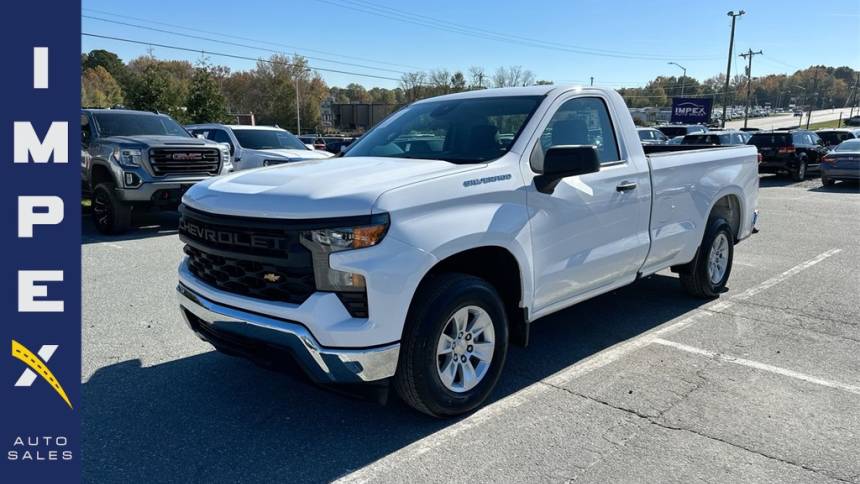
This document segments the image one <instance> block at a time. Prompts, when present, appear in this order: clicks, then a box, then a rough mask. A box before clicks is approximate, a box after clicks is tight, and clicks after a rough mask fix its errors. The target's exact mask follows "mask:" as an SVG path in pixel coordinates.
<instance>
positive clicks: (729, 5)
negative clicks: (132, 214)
mask: <svg viewBox="0 0 860 484" xmlns="http://www.w3.org/2000/svg"><path fill="white" fill-rule="evenodd" d="M83 7H84V10H83V15H84V16H92V17H99V18H101V19H109V20H114V21H120V22H125V23H128V24H136V25H144V26H147V27H150V28H156V29H161V30H168V31H174V32H183V33H185V34H186V35H193V36H198V37H208V38H213V39H219V40H222V41H225V42H232V43H238V44H246V45H248V46H253V48H252V47H240V46H236V45H224V44H220V43H215V42H210V41H206V40H202V39H195V38H188V37H182V36H177V35H174V34H169V33H165V32H156V31H151V30H144V29H140V28H136V27H132V26H129V25H119V24H116V23H109V22H105V21H103V20H96V19H91V18H82V20H81V22H82V30H83V31H84V32H89V33H93V34H100V35H107V36H113V37H122V38H128V39H134V40H140V41H146V42H154V43H161V44H167V45H176V46H182V47H188V48H192V49H195V50H196V49H203V50H207V51H210V52H222V53H229V54H235V55H239V56H248V57H255V58H256V57H260V56H262V57H268V56H269V55H270V54H271V52H269V51H268V50H265V49H271V50H277V51H283V52H286V53H289V54H293V53H298V54H302V55H306V56H310V57H315V58H317V59H311V60H310V64H311V65H312V66H314V67H319V68H327V69H334V70H342V71H351V72H356V73H364V74H370V75H374V76H381V77H390V78H399V77H400V73H399V72H402V71H414V70H419V69H421V70H429V69H434V68H439V67H444V68H447V69H449V70H451V71H454V70H457V69H460V70H463V71H464V72H465V71H466V69H468V68H469V66H472V65H479V66H483V67H484V68H485V69H486V71H487V72H488V73H492V71H494V70H495V68H496V67H498V66H502V65H504V66H509V65H521V66H523V68H526V69H529V70H531V71H532V72H534V73H535V75H536V76H537V78H538V79H548V80H553V81H555V82H557V83H587V82H588V80H589V77H591V76H594V78H595V84H596V85H605V86H608V87H621V86H635V85H641V84H642V83H644V82H645V81H647V80H649V79H652V78H653V77H655V76H657V75H679V74H680V72H681V70H680V69H679V68H677V67H675V66H672V65H667V62H668V61H676V62H678V63H679V64H682V65H684V66H685V67H686V68H687V74H688V75H690V76H693V77H697V78H699V79H704V78H706V77H710V76H712V75H714V74H717V73H719V72H725V68H726V57H727V53H728V38H729V29H730V18H729V17H728V16H727V15H726V12H727V11H728V10H730V9H734V10H740V9H743V10H746V12H747V13H746V15H744V16H743V17H740V18H739V19H738V22H737V31H736V35H735V61H737V60H741V61H742V59H740V58H738V57H737V54H738V53H740V52H741V51H745V50H746V49H747V48H752V49H753V50H759V49H760V50H763V51H764V55H762V56H757V57H756V58H755V60H754V65H753V75H754V76H758V75H763V74H768V73H780V72H793V71H794V70H796V69H799V68H803V67H807V66H809V65H811V64H824V65H831V66H841V65H848V66H850V67H852V68H854V69H860V1H858V0H817V1H811V0H806V1H799V0H781V1H778V0H768V1H763V0H757V1H752V0H738V1H735V2H722V1H689V0H683V1H660V0H651V1H648V2H641V1H633V0H628V1H611V0H575V1H574V0H568V1H551V0H529V1H522V0H519V1H517V0H492V1H489V0H479V1H468V2H467V1H463V0H421V1H414V0H408V1H407V0H402V1H395V0H303V1H301V2H293V1H284V0H281V1H277V0H243V1H235V0H232V1H220V0H207V1H200V0H182V1H176V0H172V1H171V0H146V1H128V0H83ZM131 17H134V18H131ZM166 24H170V25H166ZM179 26H185V27H184V28H183V27H179ZM433 26H435V27H433ZM190 29H197V30H190ZM201 31H206V33H204V32H201ZM208 32H211V33H208ZM462 32H469V33H470V34H471V35H464V34H463V33H462ZM226 36H233V37H226ZM237 37H241V38H243V39H239V38H237ZM248 39H253V40H248ZM262 42H265V43H262ZM99 48H101V49H107V50H111V51H113V52H116V53H118V54H119V55H120V57H122V58H123V59H124V60H128V59H130V58H134V57H137V56H140V55H143V54H146V52H147V47H146V46H143V45H133V44H127V43H122V42H118V41H114V40H107V39H98V38H90V37H84V38H83V39H82V49H83V51H84V52H87V51H89V50H91V49H99ZM153 53H154V55H155V56H156V57H158V58H162V59H187V60H191V61H194V60H196V59H198V58H199V57H200V55H199V54H194V53H189V52H180V51H175V50H170V49H166V48H161V47H154V51H153ZM594 54H597V55H594ZM209 60H210V62H211V63H214V64H223V65H228V66H229V67H230V68H231V69H233V70H246V69H249V68H252V67H253V65H254V62H252V61H246V60H239V59H229V58H223V57H218V56H215V55H212V56H210V57H209ZM332 61H337V62H332ZM735 61H733V68H732V71H733V73H734V72H738V71H737V70H736V67H738V64H735ZM345 63H350V64H360V65H361V67H359V66H357V65H346V64H345ZM320 74H321V75H322V76H323V78H324V79H325V80H326V81H327V82H328V83H329V85H338V86H344V85H346V84H348V83H350V82H359V83H361V84H363V85H365V86H367V87H371V86H382V87H395V86H396V85H397V82H396V81H394V80H389V79H379V78H371V77H360V76H356V75H352V74H340V73H333V72H324V71H320Z"/></svg>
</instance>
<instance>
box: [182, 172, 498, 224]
mask: <svg viewBox="0 0 860 484" xmlns="http://www.w3.org/2000/svg"><path fill="white" fill-rule="evenodd" d="M482 166H485V165H455V164H453V163H448V162H446V161H438V160H413V159H404V158H374V157H354V158H350V157H340V158H326V159H322V160H307V161H299V162H295V163H288V164H284V165H276V166H270V167H267V168H260V169H256V170H249V171H242V172H238V173H235V174H232V175H227V176H222V177H217V178H212V179H209V180H206V181H203V182H200V183H198V184H196V185H194V186H193V187H191V188H190V189H189V190H188V191H187V192H185V196H184V197H183V198H182V202H183V203H185V204H186V205H188V206H190V207H193V208H196V209H198V210H202V211H205V212H213V213H220V214H224V215H239V216H245V217H271V218H323V217H340V216H349V215H368V214H370V213H371V209H372V207H373V204H374V202H375V201H376V199H377V198H378V197H379V196H380V195H381V194H382V193H384V192H386V191H388V190H391V189H393V188H398V187H402V186H404V185H409V184H411V183H415V182H419V181H423V180H427V179H429V178H436V177H439V176H443V175H450V174H454V173H461V172H464V171H469V170H475V169H477V168H480V167H482Z"/></svg>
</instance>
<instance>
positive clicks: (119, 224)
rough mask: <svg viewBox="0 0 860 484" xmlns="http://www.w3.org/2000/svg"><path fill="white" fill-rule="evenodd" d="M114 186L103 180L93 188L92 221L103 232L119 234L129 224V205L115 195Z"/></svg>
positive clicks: (126, 228)
mask: <svg viewBox="0 0 860 484" xmlns="http://www.w3.org/2000/svg"><path fill="white" fill-rule="evenodd" d="M114 187H115V185H114V184H113V183H109V182H105V183H99V184H98V185H97V186H96V187H95V189H93V206H92V210H93V212H92V213H93V222H95V224H96V228H97V229H98V231H99V232H101V233H103V234H121V233H123V232H125V231H126V230H128V228H129V226H130V225H131V207H130V206H128V205H126V204H124V203H122V201H121V200H120V199H119V197H117V196H116V193H115V192H114Z"/></svg>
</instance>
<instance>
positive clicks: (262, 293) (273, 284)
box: [185, 245, 315, 304]
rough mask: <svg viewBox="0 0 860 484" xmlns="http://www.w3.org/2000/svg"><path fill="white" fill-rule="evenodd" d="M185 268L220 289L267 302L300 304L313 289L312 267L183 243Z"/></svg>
mask: <svg viewBox="0 0 860 484" xmlns="http://www.w3.org/2000/svg"><path fill="white" fill-rule="evenodd" d="M185 253H186V254H187V255H188V269H189V270H190V271H191V273H192V274H194V275H195V276H197V277H198V278H200V279H201V280H202V281H204V282H206V283H207V284H209V285H211V286H214V287H217V288H218V289H221V290H223V291H227V292H232V293H235V294H240V295H242V296H249V297H254V298H258V299H266V300H269V301H283V302H287V303H291V304H301V303H303V302H304V301H305V299H307V298H308V296H310V295H311V294H312V293H313V292H314V289H315V285H314V274H313V270H312V269H311V270H310V271H303V270H301V269H297V268H294V267H287V266H282V265H275V264H267V263H262V262H257V261H250V260H243V259H236V258H233V257H223V256H220V255H215V254H210V253H206V252H204V251H202V250H199V249H197V248H195V247H192V246H191V245H186V246H185Z"/></svg>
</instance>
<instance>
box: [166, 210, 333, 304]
mask: <svg viewBox="0 0 860 484" xmlns="http://www.w3.org/2000/svg"><path fill="white" fill-rule="evenodd" d="M180 214H181V219H180V223H179V237H180V239H181V240H182V241H183V242H185V244H186V245H185V253H186V254H187V255H188V269H189V270H190V271H191V273H192V274H194V275H195V276H196V277H198V278H199V279H200V280H202V281H203V282H205V283H207V284H209V285H211V286H213V287H215V288H217V289H221V290H223V291H227V292H231V293H234V294H240V295H243V296H249V297H254V298H258V299H265V300H269V301H282V302H287V303H291V304H301V303H303V302H304V301H305V300H306V299H307V298H308V297H309V296H310V295H311V294H312V293H313V292H314V291H315V290H316V283H315V281H314V270H313V260H312V257H311V252H310V251H309V250H308V249H307V248H306V247H304V246H303V245H301V243H300V242H299V235H300V230H297V229H295V228H292V227H290V226H289V224H282V223H281V222H279V221H277V220H274V221H269V220H266V221H263V220H260V219H253V218H245V217H232V216H223V215H215V214H206V213H203V212H199V211H197V210H193V209H190V208H188V207H185V206H181V207H180Z"/></svg>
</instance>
